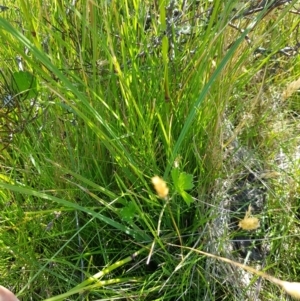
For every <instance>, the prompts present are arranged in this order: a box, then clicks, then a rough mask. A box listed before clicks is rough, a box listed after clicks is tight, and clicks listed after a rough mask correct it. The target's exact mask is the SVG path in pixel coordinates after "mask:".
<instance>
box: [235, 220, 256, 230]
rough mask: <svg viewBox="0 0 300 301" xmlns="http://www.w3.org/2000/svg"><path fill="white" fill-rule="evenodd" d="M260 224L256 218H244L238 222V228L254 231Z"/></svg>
mask: <svg viewBox="0 0 300 301" xmlns="http://www.w3.org/2000/svg"><path fill="white" fill-rule="evenodd" d="M259 226H260V223H259V220H258V218H256V217H245V218H244V219H242V220H241V221H240V222H239V227H240V228H242V229H243V230H249V231H250V230H255V229H257V228H259Z"/></svg>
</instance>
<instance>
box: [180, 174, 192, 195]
mask: <svg viewBox="0 0 300 301" xmlns="http://www.w3.org/2000/svg"><path fill="white" fill-rule="evenodd" d="M178 183H179V187H180V191H184V190H190V189H192V188H193V187H194V184H193V175H191V174H188V173H186V172H181V173H180V175H179V179H178Z"/></svg>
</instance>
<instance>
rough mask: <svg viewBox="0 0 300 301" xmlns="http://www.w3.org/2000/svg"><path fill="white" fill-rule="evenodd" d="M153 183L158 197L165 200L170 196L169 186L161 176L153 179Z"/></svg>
mask: <svg viewBox="0 0 300 301" xmlns="http://www.w3.org/2000/svg"><path fill="white" fill-rule="evenodd" d="M151 181H152V184H153V186H154V189H155V191H156V193H157V195H158V196H159V197H160V198H162V199H165V198H166V197H167V196H168V194H169V188H168V186H167V183H166V182H165V181H164V180H163V179H162V178H160V177H159V176H155V177H153V178H152V179H151Z"/></svg>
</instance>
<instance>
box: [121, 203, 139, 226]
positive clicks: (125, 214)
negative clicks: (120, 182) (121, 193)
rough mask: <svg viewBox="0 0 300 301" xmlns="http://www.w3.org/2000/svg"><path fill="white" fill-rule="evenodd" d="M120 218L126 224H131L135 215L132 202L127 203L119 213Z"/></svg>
mask: <svg viewBox="0 0 300 301" xmlns="http://www.w3.org/2000/svg"><path fill="white" fill-rule="evenodd" d="M120 214H121V217H122V219H123V220H124V221H126V222H131V221H132V220H133V218H134V216H135V214H136V208H135V205H134V203H133V202H129V203H128V204H127V205H126V206H125V207H124V208H122V209H121V211H120Z"/></svg>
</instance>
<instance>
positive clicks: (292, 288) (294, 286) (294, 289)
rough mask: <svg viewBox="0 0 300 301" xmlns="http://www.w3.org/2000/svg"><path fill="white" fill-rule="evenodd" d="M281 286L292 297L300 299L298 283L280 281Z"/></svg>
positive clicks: (299, 284)
mask: <svg viewBox="0 0 300 301" xmlns="http://www.w3.org/2000/svg"><path fill="white" fill-rule="evenodd" d="M281 287H282V288H283V289H284V290H285V291H286V292H287V293H288V294H289V295H290V296H292V297H293V298H295V299H300V283H299V282H288V281H282V284H281Z"/></svg>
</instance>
